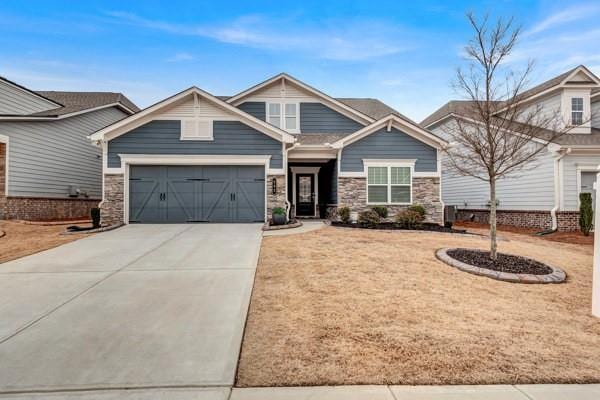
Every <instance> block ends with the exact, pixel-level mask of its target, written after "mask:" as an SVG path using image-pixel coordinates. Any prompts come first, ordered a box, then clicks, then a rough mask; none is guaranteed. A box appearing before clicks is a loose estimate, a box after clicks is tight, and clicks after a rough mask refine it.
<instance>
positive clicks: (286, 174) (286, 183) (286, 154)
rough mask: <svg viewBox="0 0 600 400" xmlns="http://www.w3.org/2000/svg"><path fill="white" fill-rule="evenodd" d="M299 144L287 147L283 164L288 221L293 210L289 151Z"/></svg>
mask: <svg viewBox="0 0 600 400" xmlns="http://www.w3.org/2000/svg"><path fill="white" fill-rule="evenodd" d="M299 144H300V143H297V142H295V143H294V144H293V145H291V146H290V147H288V148H287V149H285V151H284V153H283V156H284V158H285V162H284V163H283V165H284V167H283V168H284V180H285V182H284V188H285V207H286V210H285V215H286V216H287V220H288V221H289V220H290V212H291V211H292V204H291V203H290V200H289V193H288V169H289V168H288V159H289V156H288V153H289V151H290V150H293V149H295V148H296V147H298V145H299Z"/></svg>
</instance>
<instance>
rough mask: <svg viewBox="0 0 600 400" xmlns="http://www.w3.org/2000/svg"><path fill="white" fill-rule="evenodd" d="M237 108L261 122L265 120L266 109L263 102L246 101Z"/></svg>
mask: <svg viewBox="0 0 600 400" xmlns="http://www.w3.org/2000/svg"><path fill="white" fill-rule="evenodd" d="M238 108H239V109H240V110H242V111H244V112H247V113H248V114H250V115H252V116H253V117H256V118H258V119H260V120H261V121H266V119H267V109H266V105H265V102H264V101H247V102H245V103H242V104H240V105H239V106H238Z"/></svg>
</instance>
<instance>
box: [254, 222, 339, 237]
mask: <svg viewBox="0 0 600 400" xmlns="http://www.w3.org/2000/svg"><path fill="white" fill-rule="evenodd" d="M326 226H327V225H326V224H325V222H323V221H318V220H304V221H302V226H299V227H297V228H290V229H276V230H272V231H265V232H264V233H263V236H287V235H296V234H298V233H306V232H311V231H316V230H317V229H322V228H325V227H326Z"/></svg>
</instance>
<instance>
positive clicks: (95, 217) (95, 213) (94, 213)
mask: <svg viewBox="0 0 600 400" xmlns="http://www.w3.org/2000/svg"><path fill="white" fill-rule="evenodd" d="M90 216H91V217H92V227H94V228H100V209H99V208H98V207H94V208H92V209H91V210H90Z"/></svg>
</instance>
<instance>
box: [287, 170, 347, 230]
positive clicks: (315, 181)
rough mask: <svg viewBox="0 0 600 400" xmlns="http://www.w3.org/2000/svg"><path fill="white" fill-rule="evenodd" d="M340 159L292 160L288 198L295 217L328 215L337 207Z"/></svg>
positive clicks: (324, 216)
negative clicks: (338, 161)
mask: <svg viewBox="0 0 600 400" xmlns="http://www.w3.org/2000/svg"><path fill="white" fill-rule="evenodd" d="M336 172H337V161H336V160H335V159H334V160H327V161H321V162H315V161H312V162H300V161H296V162H290V163H289V164H288V188H289V190H288V201H289V202H290V205H291V213H290V215H291V216H292V218H322V219H323V218H328V217H329V216H330V215H331V213H332V212H334V211H335V209H336V208H337V173H336Z"/></svg>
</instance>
